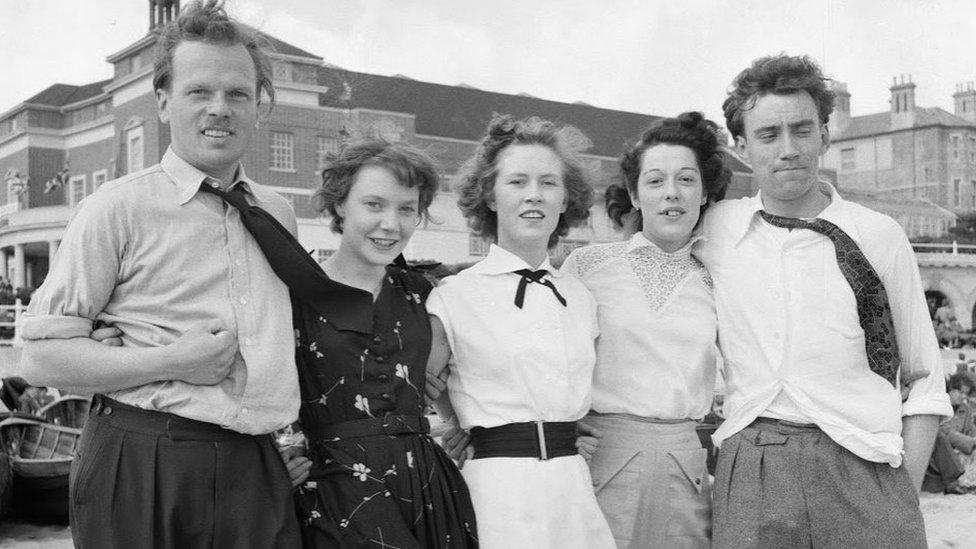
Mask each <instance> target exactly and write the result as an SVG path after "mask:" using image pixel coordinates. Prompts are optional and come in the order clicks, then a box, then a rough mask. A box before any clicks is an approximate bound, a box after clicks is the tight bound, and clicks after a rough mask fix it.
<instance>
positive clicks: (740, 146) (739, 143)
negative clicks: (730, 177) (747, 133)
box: [735, 135, 746, 157]
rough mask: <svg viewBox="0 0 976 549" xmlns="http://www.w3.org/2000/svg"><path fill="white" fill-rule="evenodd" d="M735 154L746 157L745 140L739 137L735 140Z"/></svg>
mask: <svg viewBox="0 0 976 549" xmlns="http://www.w3.org/2000/svg"><path fill="white" fill-rule="evenodd" d="M735 152H737V153H739V156H742V157H746V138H745V137H743V136H741V135H739V136H736V138H735Z"/></svg>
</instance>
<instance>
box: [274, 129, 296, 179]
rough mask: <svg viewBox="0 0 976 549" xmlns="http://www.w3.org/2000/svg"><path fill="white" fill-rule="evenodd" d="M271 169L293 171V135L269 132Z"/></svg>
mask: <svg viewBox="0 0 976 549" xmlns="http://www.w3.org/2000/svg"><path fill="white" fill-rule="evenodd" d="M271 169H272V170H283V171H289V172H293V171H295V136H294V135H292V134H290V133H285V132H271Z"/></svg>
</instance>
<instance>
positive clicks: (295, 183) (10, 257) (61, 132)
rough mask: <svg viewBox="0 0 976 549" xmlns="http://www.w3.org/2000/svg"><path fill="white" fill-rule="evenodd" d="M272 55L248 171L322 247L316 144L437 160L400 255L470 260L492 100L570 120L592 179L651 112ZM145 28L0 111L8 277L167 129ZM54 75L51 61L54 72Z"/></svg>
mask: <svg viewBox="0 0 976 549" xmlns="http://www.w3.org/2000/svg"><path fill="white" fill-rule="evenodd" d="M149 5H150V28H152V27H153V26H155V25H156V24H159V23H163V22H165V21H168V20H169V19H170V18H172V17H174V16H175V13H174V12H175V10H176V9H178V8H176V7H169V8H166V7H162V5H156V3H155V2H153V1H152V0H150V2H149ZM266 38H267V39H268V41H269V43H270V45H271V46H272V48H273V50H274V52H275V53H274V54H273V56H272V60H273V66H274V79H275V88H276V94H277V106H276V107H275V108H274V110H273V111H272V112H271V113H270V115H269V117H268V119H267V120H263V121H262V123H261V126H260V130H259V131H258V132H257V134H256V135H255V136H254V139H253V141H252V143H251V147H250V150H249V151H248V152H247V154H246V155H245V158H244V165H245V166H246V167H247V172H248V175H249V176H250V177H252V178H254V179H255V180H256V181H259V182H262V183H265V184H268V185H271V186H273V187H274V188H275V189H276V190H277V191H278V192H280V193H281V194H282V195H283V196H285V197H286V198H287V199H288V200H289V201H290V202H291V203H292V205H293V207H294V209H295V212H296V214H297V216H298V218H299V239H300V240H301V242H302V244H303V245H304V246H305V247H306V248H307V249H309V250H316V254H317V257H318V258H319V259H320V260H321V259H324V258H325V257H327V256H328V254H329V253H331V251H332V250H334V249H335V248H336V246H337V243H338V238H337V236H336V235H334V234H332V233H331V231H330V230H329V223H328V220H326V219H323V218H321V217H319V215H318V213H317V212H316V211H314V209H313V207H312V204H311V200H310V197H311V194H312V193H313V191H314V189H315V187H316V186H317V183H318V171H319V170H320V169H321V167H322V163H323V160H324V158H325V155H326V154H327V153H328V152H330V151H334V150H336V149H337V148H338V147H339V145H340V143H341V142H342V141H343V140H345V139H349V138H354V137H357V136H365V135H372V136H381V137H383V138H386V139H388V140H394V141H406V142H409V143H412V144H414V145H417V146H419V147H421V148H423V149H425V150H427V151H428V152H429V153H430V154H431V155H432V156H434V158H435V159H436V160H437V161H438V162H439V164H440V166H441V168H442V170H443V175H444V176H445V177H444V181H445V184H444V188H443V192H441V193H439V195H438V197H437V198H436V200H435V203H434V205H433V206H432V208H431V211H432V214H433V221H432V222H431V223H428V224H426V225H424V226H423V227H421V228H420V230H418V231H417V233H416V234H415V236H414V237H413V239H412V241H411V243H410V245H409V247H408V248H407V250H406V252H405V255H406V256H407V257H408V258H414V259H433V260H437V261H442V262H446V263H458V262H464V261H474V260H476V259H478V257H480V256H482V255H484V253H485V252H486V250H487V245H486V244H485V243H484V242H483V241H482V240H481V239H479V238H476V237H474V236H473V235H471V233H470V230H469V229H468V228H467V225H466V223H465V221H464V219H463V218H462V216H461V214H460V212H459V211H458V209H457V207H456V205H455V202H456V200H455V197H454V196H453V194H452V193H451V192H450V184H451V182H452V181H453V176H454V174H456V173H457V170H458V168H459V166H460V165H461V163H462V162H463V161H464V160H466V159H467V158H468V157H470V156H471V154H472V153H473V151H474V149H475V147H476V145H477V140H478V139H479V138H480V137H481V135H482V132H483V131H484V128H485V126H486V124H487V122H488V120H489V118H490V117H491V115H492V113H496V112H497V113H508V114H512V115H515V116H518V117H523V116H530V115H536V116H541V117H543V118H547V119H550V120H553V121H557V122H561V123H567V124H572V125H574V126H576V127H578V128H579V129H580V130H582V131H583V133H584V134H586V135H587V136H588V137H589V138H590V140H591V141H592V147H590V149H588V150H587V151H586V155H585V161H586V163H587V164H588V166H589V167H590V168H591V169H592V170H594V171H595V172H596V173H597V174H598V177H597V179H596V180H597V187H598V188H597V192H598V193H602V190H603V189H604V188H605V187H606V186H607V185H608V184H609V183H610V182H611V181H613V180H614V179H615V178H617V160H616V159H617V156H618V155H619V153H620V152H621V150H622V148H623V145H624V142H625V141H626V140H628V139H631V138H633V137H634V136H636V135H638V134H639V133H640V131H641V130H643V129H644V128H645V127H646V126H648V125H649V124H650V123H651V122H652V121H653V120H654V119H655V118H656V117H654V116H650V115H647V114H640V113H631V112H622V111H616V110H610V109H602V108H598V107H593V106H590V105H587V104H585V103H572V104H569V103H561V102H556V101H548V100H544V99H539V98H535V97H531V96H528V95H525V94H520V95H510V94H502V93H495V92H489V91H483V90H478V89H474V88H471V87H469V86H465V85H459V86H446V85H441V84H433V83H429V82H421V81H417V80H413V79H411V78H408V77H405V76H392V77H390V76H378V75H373V74H365V73H361V72H355V71H349V70H344V69H342V68H339V67H335V66H332V65H330V64H328V63H327V62H325V60H324V59H323V58H322V57H320V56H318V55H315V54H313V53H309V52H306V51H304V50H301V49H299V48H297V47H295V46H292V45H290V44H288V43H286V42H284V41H282V40H279V39H277V38H275V37H271V36H266ZM153 44H154V39H153V36H152V35H151V34H147V35H146V36H145V37H144V38H142V39H140V40H138V41H136V42H135V43H133V44H131V45H129V46H127V47H125V48H124V49H122V50H120V51H118V52H116V53H114V54H112V55H109V56H108V58H107V61H108V62H109V63H111V64H112V65H113V67H114V75H113V77H112V78H111V79H108V80H104V81H100V82H93V83H91V84H88V85H84V86H71V85H66V84H55V85H52V86H50V87H49V88H47V89H45V90H43V91H42V92H40V93H38V94H37V95H35V96H33V97H31V98H29V99H27V100H25V101H24V102H23V103H20V104H18V105H16V106H14V107H13V108H11V109H8V110H6V111H5V112H2V113H0V175H2V176H3V179H2V180H0V276H3V277H6V278H7V279H8V280H12V281H13V283H14V286H17V287H20V286H26V287H36V286H37V285H39V284H40V282H41V281H42V280H43V277H44V275H45V273H46V272H47V265H48V258H49V257H51V255H52V254H53V253H54V252H55V250H56V249H57V246H58V242H59V239H60V235H61V233H62V231H63V230H64V227H65V226H66V224H67V221H68V219H69V218H70V216H71V214H72V211H73V209H74V207H75V206H76V205H77V204H78V203H79V202H80V201H81V200H83V199H84V197H85V196H87V195H88V194H91V193H92V192H95V191H96V190H97V189H98V188H99V186H100V185H101V184H102V183H104V182H105V181H107V180H109V179H112V178H114V177H118V176H121V175H124V174H126V173H130V172H133V171H138V170H141V169H143V168H144V167H148V166H151V165H153V164H155V163H157V162H158V161H159V159H160V158H161V157H162V155H163V153H164V152H165V151H166V148H167V146H168V145H169V131H168V128H166V127H165V126H164V125H162V124H161V123H160V121H159V119H158V117H157V115H156V102H155V98H154V94H153V90H152V84H151V81H152V60H153ZM51 76H52V79H54V78H56V75H51ZM732 165H733V167H734V169H735V171H736V174H735V182H734V188H733V189H731V190H730V193H729V195H730V196H742V195H744V194H747V193H749V192H750V191H751V190H753V189H752V187H751V182H750V176H749V169H748V168H747V167H746V166H745V165H744V164H742V163H741V162H739V161H737V160H733V161H732ZM593 213H594V215H593V216H592V219H591V221H590V223H589V224H588V225H587V226H586V227H582V228H578V229H574V230H573V231H572V232H571V233H570V235H569V236H568V238H567V239H565V240H564V241H563V242H562V243H560V245H559V248H558V249H557V250H556V251H555V254H556V255H557V256H559V255H564V254H565V253H568V250H569V249H571V248H572V247H574V246H578V245H582V244H587V243H590V242H602V241H609V240H614V239H617V238H619V236H618V235H616V234H615V233H614V232H613V229H612V228H611V226H610V223H609V220H608V219H607V218H606V216H605V215H604V214H603V209H602V206H601V205H597V206H595V207H594V209H593Z"/></svg>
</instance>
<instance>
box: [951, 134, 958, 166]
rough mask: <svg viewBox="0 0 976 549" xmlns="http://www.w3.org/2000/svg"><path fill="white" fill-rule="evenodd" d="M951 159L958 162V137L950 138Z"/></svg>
mask: <svg viewBox="0 0 976 549" xmlns="http://www.w3.org/2000/svg"><path fill="white" fill-rule="evenodd" d="M952 159H953V160H959V136H958V135H953V136H952Z"/></svg>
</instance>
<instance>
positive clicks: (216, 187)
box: [210, 181, 220, 189]
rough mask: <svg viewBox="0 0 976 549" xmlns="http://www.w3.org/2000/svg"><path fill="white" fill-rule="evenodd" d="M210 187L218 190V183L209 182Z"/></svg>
mask: <svg viewBox="0 0 976 549" xmlns="http://www.w3.org/2000/svg"><path fill="white" fill-rule="evenodd" d="M210 186H211V187H213V188H215V189H219V188H220V183H217V182H216V181H211V182H210Z"/></svg>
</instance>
